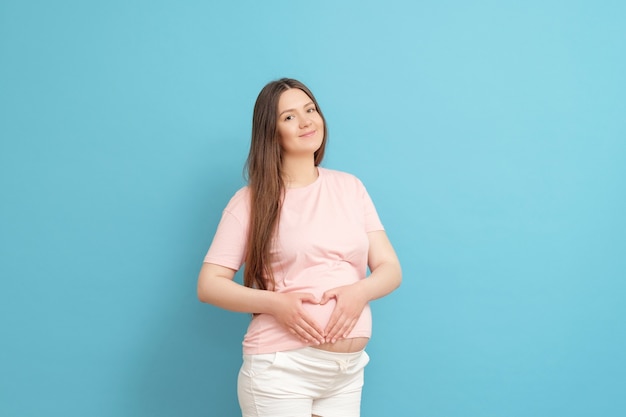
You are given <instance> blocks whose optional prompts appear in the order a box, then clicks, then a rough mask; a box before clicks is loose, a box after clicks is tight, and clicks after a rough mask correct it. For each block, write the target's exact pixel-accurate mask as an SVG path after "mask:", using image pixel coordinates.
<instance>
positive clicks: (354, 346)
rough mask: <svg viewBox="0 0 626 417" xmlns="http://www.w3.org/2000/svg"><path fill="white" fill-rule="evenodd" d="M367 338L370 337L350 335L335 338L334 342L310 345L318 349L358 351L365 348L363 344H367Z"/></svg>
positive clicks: (345, 351)
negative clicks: (338, 338) (345, 337)
mask: <svg viewBox="0 0 626 417" xmlns="http://www.w3.org/2000/svg"><path fill="white" fill-rule="evenodd" d="M369 340H370V339H369V338H367V337H352V338H348V339H340V340H337V341H336V342H335V343H324V344H321V345H318V346H311V347H313V348H315V349H320V350H327V351H329V352H340V353H351V352H360V351H362V350H363V349H365V346H367V342H369Z"/></svg>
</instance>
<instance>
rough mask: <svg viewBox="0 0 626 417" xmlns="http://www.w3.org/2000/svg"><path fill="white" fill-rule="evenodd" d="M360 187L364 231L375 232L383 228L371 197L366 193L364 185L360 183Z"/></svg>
mask: <svg viewBox="0 0 626 417" xmlns="http://www.w3.org/2000/svg"><path fill="white" fill-rule="evenodd" d="M361 187H362V191H361V192H362V200H363V209H364V213H365V232H367V233H369V232H375V231H377V230H385V228H384V227H383V224H382V222H381V221H380V218H379V217H378V212H376V207H375V206H374V202H373V201H372V198H371V197H370V195H369V194H368V192H367V190H366V189H365V186H364V185H363V184H361Z"/></svg>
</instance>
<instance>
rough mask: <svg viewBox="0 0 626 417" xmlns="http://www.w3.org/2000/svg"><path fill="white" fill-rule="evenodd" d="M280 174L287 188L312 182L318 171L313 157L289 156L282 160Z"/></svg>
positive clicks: (303, 185)
mask: <svg viewBox="0 0 626 417" xmlns="http://www.w3.org/2000/svg"><path fill="white" fill-rule="evenodd" d="M282 175H283V179H284V181H285V186H286V187H287V188H298V187H305V186H307V185H309V184H312V183H314V182H315V180H316V179H317V176H318V172H317V167H316V166H315V163H314V161H313V158H306V159H305V158H302V159H294V158H289V159H284V160H283V171H282Z"/></svg>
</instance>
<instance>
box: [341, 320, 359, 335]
mask: <svg viewBox="0 0 626 417" xmlns="http://www.w3.org/2000/svg"><path fill="white" fill-rule="evenodd" d="M357 321H358V320H357V319H356V318H354V319H352V320H350V321H349V323H348V326H346V328H345V329H344V330H343V334H342V336H341V338H342V339H345V338H346V337H348V336H349V335H350V333H351V332H352V329H354V326H356V322H357Z"/></svg>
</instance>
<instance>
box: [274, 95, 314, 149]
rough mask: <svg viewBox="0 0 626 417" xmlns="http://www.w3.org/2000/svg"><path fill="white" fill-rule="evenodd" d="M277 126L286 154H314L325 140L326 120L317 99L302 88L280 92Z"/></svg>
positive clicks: (282, 147)
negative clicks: (318, 109) (313, 98)
mask: <svg viewBox="0 0 626 417" xmlns="http://www.w3.org/2000/svg"><path fill="white" fill-rule="evenodd" d="M276 129H277V131H278V138H279V140H280V146H281V149H282V152H283V157H288V156H300V157H302V156H311V157H312V156H313V154H314V153H315V151H317V150H318V149H319V148H320V146H322V141H323V140H324V120H323V119H322V116H320V114H319V113H318V112H317V108H316V107H315V103H313V100H311V98H310V97H309V96H308V95H307V94H306V93H305V92H304V91H302V90H300V89H298V88H291V89H289V90H286V91H285V92H283V93H282V94H281V95H280V98H279V100H278V121H277V123H276Z"/></svg>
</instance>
